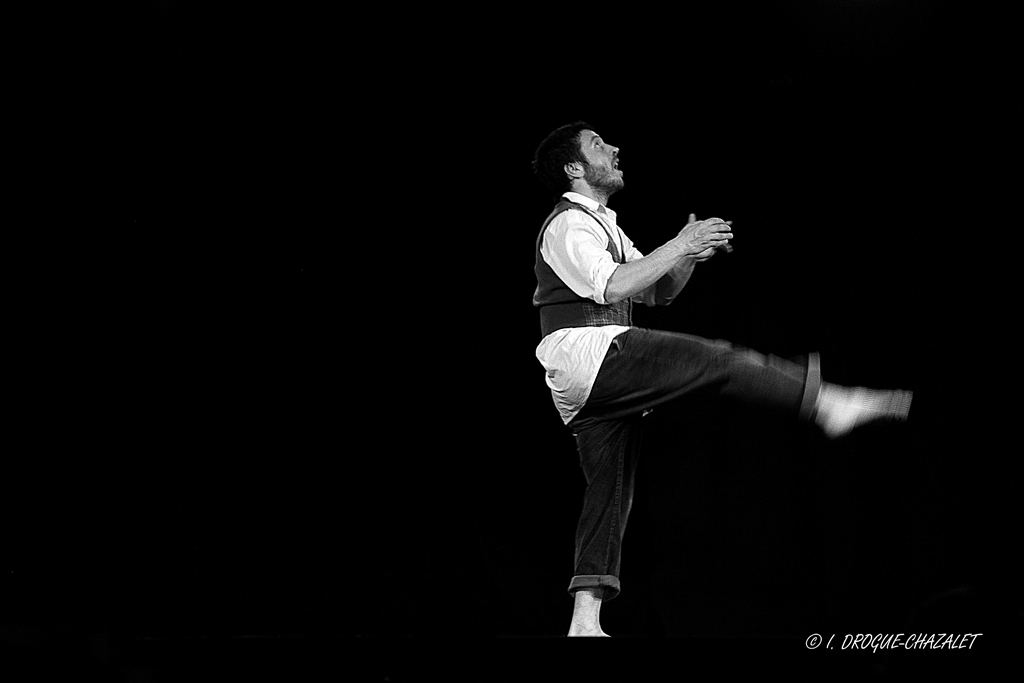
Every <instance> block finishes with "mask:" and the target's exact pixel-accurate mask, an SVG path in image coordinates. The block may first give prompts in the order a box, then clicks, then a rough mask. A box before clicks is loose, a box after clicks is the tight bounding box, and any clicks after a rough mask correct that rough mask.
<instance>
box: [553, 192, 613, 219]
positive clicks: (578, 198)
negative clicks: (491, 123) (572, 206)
mask: <svg viewBox="0 0 1024 683" xmlns="http://www.w3.org/2000/svg"><path fill="white" fill-rule="evenodd" d="M562 196H563V197H565V198H566V199H568V200H569V201H571V202H576V203H577V204H582V205H583V206H585V207H587V208H588V209H590V210H591V211H596V212H597V213H605V214H608V215H609V216H611V218H612V220H613V221H614V220H615V212H614V211H612V210H611V209H609V208H608V207H607V206H605V205H604V204H601V203H600V202H597V201H594V200H593V199H591V198H590V197H587V196H585V195H582V194H580V193H579V192H566V193H565V194H563V195H562Z"/></svg>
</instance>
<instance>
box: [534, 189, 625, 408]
mask: <svg viewBox="0 0 1024 683" xmlns="http://www.w3.org/2000/svg"><path fill="white" fill-rule="evenodd" d="M562 196H563V197H565V198H566V199H568V200H570V201H573V202H576V203H578V204H582V205H583V206H585V207H587V208H588V209H591V210H592V211H595V212H597V213H598V214H599V215H600V216H601V217H602V218H603V219H605V221H604V222H605V225H606V226H607V229H605V227H602V226H601V225H600V224H599V223H598V222H597V221H596V220H595V219H594V218H593V217H592V216H591V215H590V214H587V213H585V212H583V211H580V210H578V209H569V210H568V211H563V212H562V213H560V214H558V215H557V216H555V218H554V219H553V220H552V221H551V223H550V224H549V225H548V227H547V230H545V231H544V237H543V239H542V240H541V247H540V254H541V257H542V258H543V259H544V261H545V262H546V263H547V264H548V265H549V266H551V269H552V270H553V271H555V275H557V276H558V277H559V278H561V280H562V282H564V283H565V284H566V286H568V287H569V289H571V290H572V291H573V292H575V293H576V294H578V295H579V296H582V297H585V298H588V299H593V300H594V301H595V302H597V303H599V304H605V303H607V302H606V301H605V298H604V290H605V288H606V287H607V286H608V280H609V278H611V276H612V273H614V272H615V269H616V268H618V267H619V264H618V263H616V262H615V261H614V260H613V259H612V255H611V254H610V253H608V241H609V233H611V234H612V235H614V236H615V239H616V242H617V244H616V247H617V249H618V251H619V253H621V254H624V255H625V260H626V262H629V261H635V260H637V259H640V258H643V254H641V253H640V252H639V251H637V249H636V247H634V246H633V243H632V242H631V241H630V239H629V238H628V237H626V233H624V232H622V230H620V229H619V226H618V225H617V224H616V223H615V212H614V211H612V210H611V209H609V208H607V207H605V206H603V205H602V204H600V203H598V202H596V201H594V200H593V199H590V198H589V197H585V196H583V195H581V194H578V193H576V192H566V193H565V194H564V195H562ZM642 299H643V297H642V296H641V295H637V296H635V297H634V301H640V300H642ZM628 329H629V328H628V327H625V326H623V325H603V326H600V327H569V328H563V329H561V330H555V331H554V332H552V333H551V334H549V335H548V336H546V337H544V339H542V340H541V342H540V344H539V345H538V346H537V360H539V361H540V364H541V365H543V366H544V370H545V372H546V377H545V380H546V381H547V385H548V388H550V389H551V396H552V398H553V399H554V401H555V407H556V408H558V413H559V415H561V417H562V422H564V423H566V424H568V423H569V422H570V421H571V420H572V419H573V418H574V417H576V414H577V413H578V412H579V411H580V409H581V408H583V405H584V404H585V403H586V402H587V398H588V397H589V396H590V390H591V389H592V388H593V386H594V380H595V379H596V378H597V372H598V370H600V369H601V363H602V362H603V361H604V357H605V354H606V353H608V347H609V346H611V343H612V339H614V338H615V337H616V336H618V335H619V334H622V333H623V332H625V331H626V330H628Z"/></svg>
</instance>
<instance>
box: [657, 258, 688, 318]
mask: <svg viewBox="0 0 1024 683" xmlns="http://www.w3.org/2000/svg"><path fill="white" fill-rule="evenodd" d="M696 265H697V261H696V260H695V259H693V258H691V257H684V258H682V259H680V260H679V262H678V263H677V264H676V265H675V266H674V267H673V268H671V269H670V270H669V271H668V272H667V273H665V274H664V275H662V276H661V277H660V278H659V279H658V281H657V282H656V283H655V285H654V286H655V292H654V303H656V304H657V305H659V306H667V305H669V304H670V303H672V300H673V299H675V298H676V296H677V295H678V294H679V292H681V291H682V289H683V287H685V286H686V283H687V282H689V280H690V276H691V275H693V269H694V267H695V266H696Z"/></svg>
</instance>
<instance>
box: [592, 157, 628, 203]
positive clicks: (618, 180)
mask: <svg viewBox="0 0 1024 683" xmlns="http://www.w3.org/2000/svg"><path fill="white" fill-rule="evenodd" d="M583 180H585V181H586V183H587V185H590V186H591V187H592V188H594V189H595V190H602V191H603V192H604V193H605V194H606V195H608V196H611V194H612V193H613V192H615V191H617V190H621V189H622V188H623V186H624V183H623V180H622V176H621V175H620V174H619V173H618V172H617V171H614V170H612V169H610V168H605V167H603V166H593V165H591V164H587V165H586V169H585V171H584V174H583Z"/></svg>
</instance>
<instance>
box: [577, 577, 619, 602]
mask: <svg viewBox="0 0 1024 683" xmlns="http://www.w3.org/2000/svg"><path fill="white" fill-rule="evenodd" d="M599 587H603V588H604V589H605V590H604V598H603V601H604V602H608V601H609V600H611V599H612V598H615V597H617V596H618V595H619V577H617V576H612V575H611V574H586V575H581V576H574V577H572V581H570V582H569V595H575V594H576V591H577V590H579V589H580V588H599Z"/></svg>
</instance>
